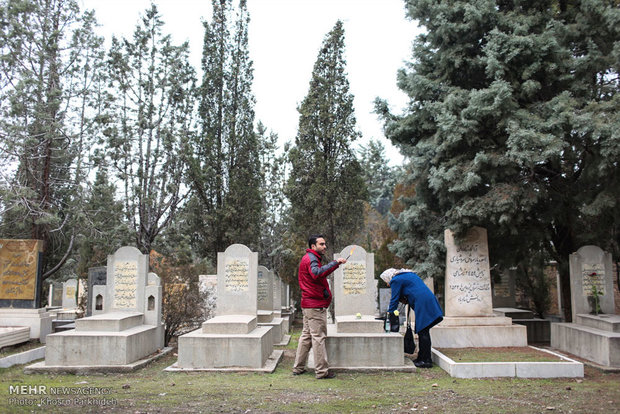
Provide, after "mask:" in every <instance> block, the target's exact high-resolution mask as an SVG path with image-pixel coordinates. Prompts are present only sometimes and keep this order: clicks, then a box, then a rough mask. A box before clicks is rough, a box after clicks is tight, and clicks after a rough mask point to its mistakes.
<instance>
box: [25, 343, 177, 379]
mask: <svg viewBox="0 0 620 414" xmlns="http://www.w3.org/2000/svg"><path fill="white" fill-rule="evenodd" d="M173 349H174V348H172V347H169V346H168V347H166V348H164V349H162V350H160V351H158V352H156V353H153V354H151V355H149V356H147V357H146V358H143V359H140V360H138V361H135V362H132V363H131V364H127V365H80V366H75V365H73V366H71V365H69V366H62V365H52V366H50V365H45V361H42V362H37V363H36V364H32V365H28V366H27V367H26V368H24V374H38V373H42V372H46V373H49V372H53V373H67V374H93V373H122V372H132V371H137V370H138V369H140V368H144V367H145V366H147V365H148V364H150V363H151V362H153V361H157V360H158V359H160V358H162V357H164V356H165V355H168V354H169V353H170V352H172V350H173Z"/></svg>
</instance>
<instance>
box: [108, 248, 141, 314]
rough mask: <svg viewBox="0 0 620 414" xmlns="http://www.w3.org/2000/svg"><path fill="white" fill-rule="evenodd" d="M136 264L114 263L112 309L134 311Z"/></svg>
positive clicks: (136, 280)
mask: <svg viewBox="0 0 620 414" xmlns="http://www.w3.org/2000/svg"><path fill="white" fill-rule="evenodd" d="M137 290H138V262H137V261H134V260H131V261H117V262H115V263H114V297H113V305H112V307H113V308H117V309H135V308H136V307H137V304H136V300H137Z"/></svg>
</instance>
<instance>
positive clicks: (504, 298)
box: [493, 269, 517, 308]
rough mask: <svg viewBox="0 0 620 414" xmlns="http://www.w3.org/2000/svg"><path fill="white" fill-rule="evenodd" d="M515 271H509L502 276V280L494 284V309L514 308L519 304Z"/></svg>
mask: <svg viewBox="0 0 620 414" xmlns="http://www.w3.org/2000/svg"><path fill="white" fill-rule="evenodd" d="M515 279H516V277H515V270H514V269H508V270H505V271H503V272H502V273H501V274H500V279H499V280H498V281H496V282H494V283H493V307H494V308H514V307H515V306H516V304H517V301H516V297H515Z"/></svg>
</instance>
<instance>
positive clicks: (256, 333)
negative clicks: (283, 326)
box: [172, 315, 279, 371]
mask: <svg viewBox="0 0 620 414" xmlns="http://www.w3.org/2000/svg"><path fill="white" fill-rule="evenodd" d="M226 317H230V315H227V316H226ZM207 322H208V321H207ZM205 324H206V322H205ZM178 341H179V352H178V354H179V358H178V360H177V363H176V364H174V365H173V366H172V367H174V368H175V369H182V370H186V371H187V370H215V371H219V370H247V369H255V370H263V369H264V368H265V364H266V362H267V360H268V359H269V358H270V356H271V355H272V353H273V338H272V328H271V327H267V326H259V327H257V328H256V329H254V330H252V331H251V332H249V333H245V334H231V333H219V334H214V333H205V332H204V330H202V329H197V330H195V331H193V332H190V333H187V334H185V335H181V336H180V337H179V340H178ZM278 360H279V359H278Z"/></svg>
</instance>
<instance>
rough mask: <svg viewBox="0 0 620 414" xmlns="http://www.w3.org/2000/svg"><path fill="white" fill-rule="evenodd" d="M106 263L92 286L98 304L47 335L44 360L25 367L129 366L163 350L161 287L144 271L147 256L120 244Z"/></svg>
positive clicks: (154, 276) (65, 369) (153, 276)
mask: <svg viewBox="0 0 620 414" xmlns="http://www.w3.org/2000/svg"><path fill="white" fill-rule="evenodd" d="M106 267H107V282H108V284H107V285H99V286H98V285H93V295H94V296H95V298H96V299H95V301H96V300H97V296H101V299H102V302H103V305H102V307H101V309H98V310H96V311H94V315H93V316H89V317H86V318H82V319H78V320H76V322H75V329H73V330H69V331H63V332H57V333H54V334H51V335H49V341H48V346H47V347H46V352H45V361H44V363H39V364H35V365H36V366H32V367H29V368H31V369H30V371H32V372H35V371H37V372H40V371H49V372H56V371H59V370H60V371H69V372H75V371H80V370H82V369H87V370H88V371H97V369H98V368H99V369H100V370H101V371H102V372H107V370H109V368H110V367H118V368H119V369H121V370H122V369H132V367H135V366H140V364H138V365H136V362H137V361H141V360H143V359H145V358H148V357H149V355H151V354H154V353H157V352H158V351H161V350H163V349H164V326H163V324H162V322H161V311H162V308H161V301H162V286H161V281H160V279H159V277H158V276H157V275H156V274H154V273H148V255H144V254H142V253H141V252H140V251H139V250H138V249H136V248H135V247H129V246H125V247H121V248H120V249H118V250H117V251H116V252H115V253H114V254H113V255H110V256H108V262H107V266H106ZM123 367H124V368H123Z"/></svg>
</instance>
